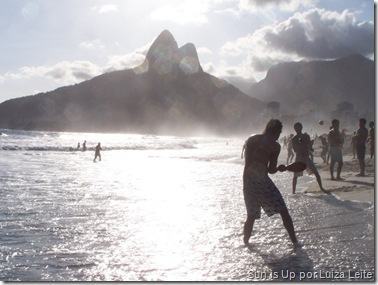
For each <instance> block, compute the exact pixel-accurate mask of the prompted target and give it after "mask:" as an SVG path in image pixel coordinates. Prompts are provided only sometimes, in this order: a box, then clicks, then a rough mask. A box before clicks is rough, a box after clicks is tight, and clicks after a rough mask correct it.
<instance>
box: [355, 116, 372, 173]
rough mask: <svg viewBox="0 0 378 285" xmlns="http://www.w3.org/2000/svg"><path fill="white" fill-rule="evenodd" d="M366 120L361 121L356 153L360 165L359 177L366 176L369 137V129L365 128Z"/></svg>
mask: <svg viewBox="0 0 378 285" xmlns="http://www.w3.org/2000/svg"><path fill="white" fill-rule="evenodd" d="M365 125H366V120H365V119H360V128H359V129H358V130H357V135H356V152H357V159H358V162H359V164H360V173H358V174H357V176H365V153H366V141H367V138H368V135H369V131H368V129H367V128H366V127H365Z"/></svg>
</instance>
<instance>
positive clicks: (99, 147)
mask: <svg viewBox="0 0 378 285" xmlns="http://www.w3.org/2000/svg"><path fill="white" fill-rule="evenodd" d="M101 150H102V148H101V143H98V144H97V146H96V148H95V157H94V159H93V162H96V159H97V157H98V158H99V161H101V153H100V151H101Z"/></svg>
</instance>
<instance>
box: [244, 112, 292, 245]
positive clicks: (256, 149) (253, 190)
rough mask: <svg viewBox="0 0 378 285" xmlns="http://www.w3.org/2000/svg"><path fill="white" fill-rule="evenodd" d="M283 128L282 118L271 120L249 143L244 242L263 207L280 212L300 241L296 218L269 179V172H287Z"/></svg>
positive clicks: (284, 221) (271, 211)
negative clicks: (280, 158) (282, 155)
mask: <svg viewBox="0 0 378 285" xmlns="http://www.w3.org/2000/svg"><path fill="white" fill-rule="evenodd" d="M281 131H282V123H281V122H280V121H279V120H270V121H269V123H268V124H267V126H266V128H265V131H264V133H263V134H261V135H254V136H251V137H249V138H248V140H247V141H246V142H245V166H244V172H243V194H244V201H245V205H246V208H247V220H246V222H245V224H244V239H243V240H244V244H245V245H248V243H249V238H250V237H251V234H252V229H253V224H254V222H255V220H256V219H259V218H260V215H261V207H262V208H263V209H264V211H265V213H266V214H267V215H268V216H272V215H274V214H277V213H279V214H280V215H281V217H282V221H283V223H284V226H285V228H286V230H287V231H288V233H289V236H290V239H291V241H292V242H293V244H294V245H297V244H298V241H297V238H296V235H295V231H294V226H293V221H292V219H291V217H290V215H289V212H288V210H287V207H286V204H285V202H284V200H283V198H282V195H281V193H280V191H279V190H278V189H277V187H276V186H275V185H274V183H273V181H272V180H271V179H270V178H269V176H268V173H270V174H274V173H276V172H277V171H281V172H282V171H285V170H286V167H285V166H284V165H280V166H278V167H277V159H278V156H279V154H280V150H281V146H280V144H279V143H278V142H277V140H278V138H279V137H280V134H281Z"/></svg>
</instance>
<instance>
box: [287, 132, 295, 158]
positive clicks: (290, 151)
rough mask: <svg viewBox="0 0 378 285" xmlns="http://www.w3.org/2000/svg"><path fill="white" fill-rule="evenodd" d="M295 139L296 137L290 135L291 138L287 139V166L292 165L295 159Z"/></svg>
mask: <svg viewBox="0 0 378 285" xmlns="http://www.w3.org/2000/svg"><path fill="white" fill-rule="evenodd" d="M293 137H294V135H293V134H290V136H289V138H288V139H287V160H286V164H289V162H290V163H291V162H292V161H293V158H294V152H293V142H292V139H293Z"/></svg>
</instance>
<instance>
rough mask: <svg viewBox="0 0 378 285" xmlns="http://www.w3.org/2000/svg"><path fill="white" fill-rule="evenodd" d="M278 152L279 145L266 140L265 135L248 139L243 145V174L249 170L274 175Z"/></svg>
mask: <svg viewBox="0 0 378 285" xmlns="http://www.w3.org/2000/svg"><path fill="white" fill-rule="evenodd" d="M280 150H281V146H280V144H279V143H278V142H276V141H272V140H268V139H267V138H266V136H265V135H255V136H252V137H250V138H248V140H247V141H246V143H245V167H244V174H247V173H248V172H250V171H251V170H253V171H256V170H257V171H261V172H263V173H268V172H269V173H275V172H276V171H277V170H276V167H277V159H278V155H279V153H280Z"/></svg>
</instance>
